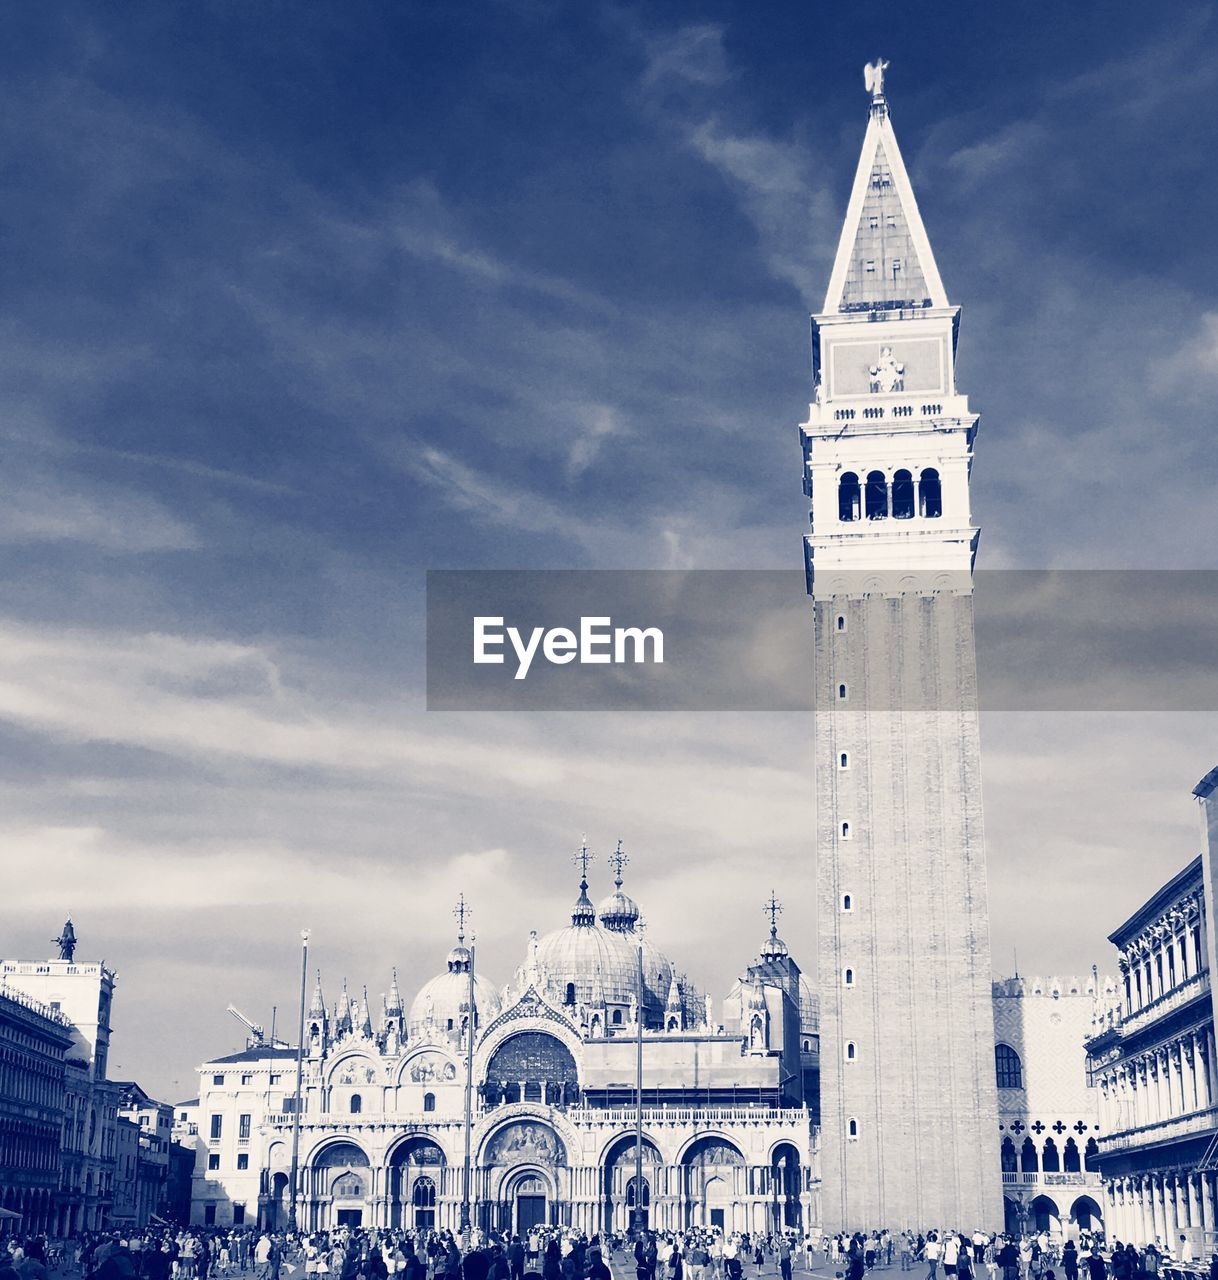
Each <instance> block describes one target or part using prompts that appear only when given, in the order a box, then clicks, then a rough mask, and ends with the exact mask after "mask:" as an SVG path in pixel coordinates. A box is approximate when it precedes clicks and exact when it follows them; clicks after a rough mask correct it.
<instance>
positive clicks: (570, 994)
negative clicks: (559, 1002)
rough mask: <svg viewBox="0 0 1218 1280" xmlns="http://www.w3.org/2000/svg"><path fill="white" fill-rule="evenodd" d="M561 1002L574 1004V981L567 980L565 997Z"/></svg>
mask: <svg viewBox="0 0 1218 1280" xmlns="http://www.w3.org/2000/svg"><path fill="white" fill-rule="evenodd" d="M563 1003H564V1004H574V1003H575V983H574V982H568V983H567V994H566V997H565V999H564V1001H563Z"/></svg>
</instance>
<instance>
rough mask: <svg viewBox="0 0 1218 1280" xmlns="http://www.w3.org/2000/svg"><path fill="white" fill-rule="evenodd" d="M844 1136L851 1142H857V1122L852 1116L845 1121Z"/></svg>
mask: <svg viewBox="0 0 1218 1280" xmlns="http://www.w3.org/2000/svg"><path fill="white" fill-rule="evenodd" d="M846 1137H847V1138H849V1139H850V1141H851V1142H857V1141H858V1139H859V1122H858V1121H857V1120H856V1119H855V1118H854V1117H853V1116H851V1117H850V1119H849V1120H847V1121H846Z"/></svg>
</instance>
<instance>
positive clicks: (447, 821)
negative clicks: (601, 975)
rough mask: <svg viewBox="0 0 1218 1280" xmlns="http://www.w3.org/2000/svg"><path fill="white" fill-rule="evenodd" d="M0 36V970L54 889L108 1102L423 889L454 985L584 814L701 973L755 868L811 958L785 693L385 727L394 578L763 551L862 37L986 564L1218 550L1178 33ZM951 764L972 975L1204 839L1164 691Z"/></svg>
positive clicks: (870, 12) (397, 638)
mask: <svg viewBox="0 0 1218 1280" xmlns="http://www.w3.org/2000/svg"><path fill="white" fill-rule="evenodd" d="M1050 16H1051V19H1052V24H1051V25H1049V18H1050ZM6 26H7V28H8V29H7V32H6V35H7V38H6V40H5V41H4V43H3V47H2V48H0V81H2V83H0V88H2V92H3V100H4V103H5V110H4V111H3V113H0V173H2V174H3V189H4V199H3V201H2V202H0V221H2V222H3V232H4V255H3V261H4V284H5V287H4V290H3V299H4V305H3V309H2V310H0V360H2V361H3V370H2V373H3V376H2V377H0V397H2V400H0V547H2V556H0V565H2V566H3V591H2V594H0V800H2V803H0V860H2V864H3V868H4V877H3V879H4V889H3V915H2V917H0V953H2V954H5V955H8V956H21V957H41V956H44V955H46V954H48V953H49V952H50V950H51V948H50V946H49V943H48V939H50V938H51V937H53V936H54V935H55V934H56V933H57V932H58V927H59V925H60V923H61V922H62V920H63V918H64V916H65V914H66V913H67V912H69V911H70V912H71V913H72V915H73V917H74V919H75V921H76V924H77V929H78V932H79V934H80V937H81V940H82V946H81V955H82V956H87V957H89V958H95V957H98V956H104V957H105V958H106V960H107V961H108V962H109V963H110V964H112V965H113V966H114V967H115V968H117V970H118V971H119V975H120V977H119V982H120V986H119V992H118V996H117V1000H116V1014H115V1016H116V1027H117V1034H116V1040H115V1046H114V1051H113V1054H112V1071H113V1073H114V1074H116V1075H120V1076H135V1077H137V1078H138V1079H139V1080H140V1081H141V1082H142V1083H143V1084H144V1085H145V1086H146V1087H147V1088H149V1089H152V1090H155V1091H159V1092H161V1093H163V1094H165V1095H167V1096H169V1097H171V1098H173V1099H176V1098H179V1097H186V1096H190V1095H192V1094H193V1093H194V1083H195V1077H194V1067H195V1066H196V1065H197V1063H198V1062H199V1061H200V1060H201V1059H202V1058H203V1056H204V1055H206V1054H213V1053H219V1052H224V1051H227V1050H230V1049H232V1048H236V1047H240V1043H241V1036H240V1028H238V1027H237V1025H236V1024H235V1023H234V1022H232V1021H231V1020H230V1019H229V1018H227V1016H226V1015H225V1013H224V1006H225V1005H226V1004H227V1003H228V1001H230V1000H231V1001H233V1002H234V1003H235V1004H237V1005H238V1006H240V1007H241V1008H243V1009H245V1010H246V1011H247V1012H248V1013H250V1014H252V1015H254V1016H256V1017H257V1018H259V1019H260V1020H263V1021H269V1019H270V1015H271V1006H272V1005H273V1004H276V1003H278V1005H279V1007H280V1009H281V1011H282V1010H285V1009H287V1008H288V1007H289V1006H291V1005H292V1004H293V1002H294V998H295V997H294V987H295V982H296V976H295V975H296V972H297V964H298V953H297V946H298V943H297V931H298V930H299V928H300V927H301V925H304V924H307V925H310V926H311V927H312V928H313V930H314V952H315V957H316V959H317V961H318V963H320V964H321V965H322V967H323V969H324V970H325V980H326V990H327V994H328V995H329V996H330V997H331V998H332V997H333V996H334V995H335V994H336V993H337V988H338V985H339V983H340V981H341V979H342V977H343V976H344V975H346V976H347V977H348V978H349V979H350V981H351V983H352V984H353V986H355V987H357V988H358V986H359V985H362V984H363V983H367V985H368V987H369V989H370V991H371V992H372V993H373V996H374V998H376V996H377V995H379V992H381V991H383V990H384V989H385V987H386V985H387V982H388V973H389V969H390V966H391V965H393V964H397V965H398V966H399V967H400V968H401V970H402V973H403V987H404V989H406V990H407V991H411V990H413V988H415V987H417V986H418V985H420V984H421V982H422V981H423V980H424V978H425V977H427V976H429V975H430V974H431V973H432V972H434V971H435V970H437V968H439V967H440V966H441V964H442V958H443V955H444V952H445V950H446V949H447V946H448V945H449V939H450V936H451V930H452V924H451V920H450V917H449V910H450V907H451V903H452V900H453V899H454V898H455V896H456V894H457V893H458V891H460V890H463V891H464V892H465V893H466V894H467V895H468V897H469V898H470V899H471V900H472V901H473V903H474V906H475V908H476V910H477V929H478V934H479V939H480V945H479V955H480V959H481V961H482V963H483V965H484V967H485V968H486V969H487V971H489V972H491V973H492V974H493V975H494V976H496V977H497V978H499V979H500V980H506V978H507V977H508V976H509V975H510V973H511V970H512V968H513V967H514V965H515V964H516V963H518V961H519V959H520V958H521V957H522V956H523V951H524V941H525V932H526V930H527V929H528V928H529V927H538V928H541V929H543V930H544V929H548V928H552V927H555V926H556V925H557V924H560V923H562V922H563V920H564V916H565V913H566V912H567V911H568V910H569V903H570V900H571V899H572V897H573V895H574V892H575V879H574V875H573V873H572V871H571V870H570V864H569V851H570V850H571V849H572V848H573V847H574V846H575V845H576V844H577V843H578V839H579V836H580V833H581V831H583V830H585V829H586V830H587V832H588V836H589V842H590V843H591V844H592V846H593V847H594V849H596V850H598V851H599V852H600V853H601V854H602V855H603V854H604V853H605V852H607V851H608V850H609V849H610V848H611V847H612V845H613V842H614V841H615V840H616V839H617V838H618V837H619V836H620V837H622V838H623V839H624V840H625V843H626V848H627V850H628V851H629V852H630V854H631V856H632V864H631V867H630V870H629V875H628V886H629V887H630V888H631V889H632V890H633V891H634V892H635V893H636V894H637V896H638V897H639V898H640V900H641V901H642V904H643V907H644V910H645V912H646V913H647V915H648V917H649V918H650V921H651V924H652V935H653V937H654V938H655V939H656V940H657V942H660V943H661V944H662V945H665V946H666V947H667V949H668V950H669V951H670V952H671V953H672V954H673V955H674V957H675V958H676V959H677V960H678V961H679V962H681V963H682V964H683V965H685V966H686V967H688V968H689V969H690V971H691V972H692V974H693V975H694V976H695V977H696V978H697V979H698V980H700V982H701V984H702V985H704V986H705V987H706V988H707V989H709V990H710V991H712V992H722V991H723V990H724V989H726V987H727V986H728V984H729V983H730V981H731V980H732V978H733V977H735V975H736V972H737V971H738V970H739V969H740V967H741V966H742V965H743V964H744V963H745V962H746V961H747V960H748V958H749V957H750V956H751V955H752V953H753V952H754V951H755V949H756V947H757V944H758V942H759V941H760V938H761V936H762V934H763V931H764V921H763V918H762V914H761V902H762V900H763V898H764V897H765V895H766V893H767V892H768V890H769V889H770V887H771V885H773V886H774V887H775V888H777V890H778V892H779V894H780V896H781V897H783V898H784V900H785V902H786V904H787V911H786V914H785V916H784V918H783V931H784V933H785V935H786V936H787V938H788V940H789V941H790V943H791V945H792V949H793V950H794V952H795V953H796V956H797V957H806V958H807V961H808V962H809V963H810V957H811V953H812V949H813V937H814V932H813V931H814V921H813V919H812V912H811V892H810V891H811V884H812V875H813V862H812V842H811V834H810V833H811V831H812V828H813V801H812V785H811V777H810V772H811V763H812V762H811V754H810V746H809V744H810V740H811V735H810V729H809V725H808V723H807V719H806V717H805V716H801V715H799V714H795V713H787V714H777V713H772V714H768V715H761V714H757V715H746V714H742V713H741V714H732V715H727V714H721V715H712V714H710V713H705V714H701V715H698V714H690V715H685V714H675V713H669V714H656V715H651V716H638V715H625V714H600V715H593V714H582V715H581V714H579V713H566V714H551V715H523V714H509V713H500V714H490V713H485V714H481V715H480V714H476V713H460V714H458V713H437V712H430V713H429V712H427V711H426V710H425V709H424V705H423V696H422V694H423V684H422V659H423V625H422V622H423V619H422V585H423V574H424V571H425V570H426V569H427V568H440V567H443V568H552V567H564V568H566V567H570V568H634V567H645V568H666V567H673V568H783V567H791V568H794V567H797V566H798V565H799V564H800V544H799V540H800V534H801V532H802V531H803V529H804V527H805V526H806V508H805V504H804V500H803V498H802V495H801V493H800V477H799V470H800V457H799V449H798V436H797V429H796V424H797V423H798V422H799V421H800V420H801V419H802V417H803V416H804V413H805V411H806V406H807V402H808V399H809V394H810V390H809V367H808V365H809V359H808V341H807V334H808V331H807V316H808V313H809V312H810V311H812V310H815V309H816V308H817V307H818V306H819V305H820V302H821V299H822V297H823V293H824V286H825V282H826V279H827V276H828V270H829V266H830V260H831V255H832V252H833V248H834V247H835V244H836V239H837V234H838V231H839V228H840V222H841V218H842V216H843V213H844V208H845V202H846V197H847V193H848V186H849V182H850V179H851V177H852V175H853V170H854V165H855V163H856V160H857V155H858V148H859V146H860V143H861V140H862V134H863V130H864V127H865V123H866V113H867V103H866V97H865V95H864V92H863V88H862V77H861V68H862V65H863V63H864V61H866V60H868V59H870V58H873V57H874V56H876V55H877V54H878V53H882V54H883V55H884V56H885V57H887V58H888V59H890V60H891V64H892V65H891V68H890V71H889V79H888V88H889V93H890V99H891V102H892V113H893V121H894V126H895V128H896V131H897V135H898V137H899V139H900V141H901V143H902V146H903V149H904V152H905V156H906V160H907V163H908V165H909V168H910V170H911V175H912V178H913V182H914V186H915V189H916V191H917V193H918V196H919V199H920V202H921V206H922V211H923V215H924V218H925V220H926V223H927V226H928V230H929V233H930V237H931V240H932V243H933V244H934V246H935V249H936V253H937V256H938V260H939V265H940V269H941V271H942V274H943V277H944V280H945V282H946V285H947V289H948V292H949V294H950V296H951V297H952V299H953V301H955V302H959V303H961V304H963V306H964V319H963V327H962V337H961V364H960V381H961V386H962V389H963V390H965V391H967V392H968V393H969V394H970V395H971V396H972V399H973V403H974V404H975V405H978V406H979V407H980V408H981V409H982V410H983V412H984V418H983V423H982V434H981V437H980V440H979V448H978V460H977V466H976V469H975V473H974V475H975V484H974V512H975V516H976V518H977V520H978V521H979V523H980V524H981V525H982V527H983V529H984V533H983V541H982V563H983V564H984V565H985V566H986V567H988V568H996V567H1012V566H1022V567H1042V566H1051V567H1081V568H1094V567H1118V566H1123V567H1137V568H1151V569H1156V568H1179V567H1190V568H1218V564H1216V563H1215V561H1216V558H1218V557H1216V554H1215V548H1218V502H1215V500H1214V492H1215V486H1216V482H1218V451H1216V450H1215V448H1214V443H1213V439H1214V428H1215V421H1214V419H1215V414H1214V410H1213V407H1212V406H1213V403H1214V397H1215V392H1216V391H1218V279H1216V276H1218V258H1216V257H1215V255H1214V254H1213V252H1212V251H1211V250H1212V240H1213V236H1212V226H1213V223H1214V196H1215V180H1214V177H1213V168H1212V159H1211V157H1212V153H1213V132H1214V126H1213V123H1212V112H1211V111H1210V110H1209V106H1210V104H1211V102H1212V99H1213V96H1214V90H1215V83H1214V82H1215V79H1216V78H1218V56H1215V54H1216V52H1218V51H1216V50H1215V30H1214V19H1213V18H1212V16H1211V11H1210V8H1209V7H1208V6H1203V5H1188V4H1176V3H1171V2H1168V3H1163V4H1157V5H1153V6H1148V5H1137V6H1134V5H1132V4H1117V5H1113V4H1112V3H1104V4H1099V3H1078V4H1072V5H1063V6H1056V7H1053V8H1052V10H1051V11H1050V9H1047V8H1046V7H1045V6H1044V5H1043V4H1030V3H1010V4H1005V5H977V4H965V3H957V2H956V0H947V2H944V3H936V4H929V3H926V4H910V3H908V2H907V0H906V2H904V3H899V4H898V3H881V2H880V0H876V3H872V4H867V5H857V4H848V3H828V2H827V0H821V2H820V3H808V2H807V0H805V2H804V3H799V4H795V3H791V4H769V5H760V6H759V5H755V4H744V3H740V2H739V0H705V2H704V3H697V4H695V3H686V2H685V0H673V2H672V3H669V4H665V5H661V6H648V5H635V6H631V5H626V4H612V3H604V4H602V3H599V2H598V0H593V2H592V3H583V4H574V3H570V4H565V3H560V2H559V0H500V2H498V3H495V2H491V0H487V2H484V3H480V4H474V5H468V6H461V7H458V6H454V5H451V4H447V3H439V2H437V3H420V4H414V5H400V4H392V3H387V2H385V3H378V4H374V3H361V2H360V0H344V2H343V3H341V4H340V3H334V4H327V3H321V2H315V3H309V4H304V5H300V4H288V3H286V2H283V3H280V2H276V0H258V2H257V3H254V4H236V3H230V2H228V0H224V2H220V0H217V2H214V3H212V2H207V0H202V2H196V3H192V4H166V3H164V2H163V0H157V2H156V3H148V4H133V5H125V6H105V5H96V4H93V3H80V4H78V5H74V4H72V3H64V4H59V5H29V6H25V8H24V12H23V13H20V12H16V11H15V12H12V13H10V14H8V15H7V17H6ZM1165 625H1168V626H1170V620H1167V621H1166V624H1165ZM984 738H985V747H986V752H987V754H986V759H985V785H986V802H987V824H988V838H989V854H990V866H991V874H990V879H991V892H992V899H993V938H994V956H995V967H996V969H997V970H998V971H999V972H1008V971H1010V969H1011V967H1012V965H1013V963H1014V950H1015V948H1016V947H1017V948H1018V962H1019V967H1020V969H1021V970H1022V971H1024V972H1027V973H1036V972H1043V973H1051V972H1061V973H1067V972H1082V971H1084V970H1086V969H1087V968H1088V967H1089V966H1090V965H1091V964H1092V963H1093V962H1095V963H1098V964H1099V965H1100V966H1101V968H1105V967H1111V965H1112V962H1113V957H1112V952H1111V948H1109V947H1108V945H1107V944H1106V943H1105V941H1104V937H1105V934H1106V933H1107V932H1108V931H1109V930H1110V929H1111V928H1112V927H1113V926H1115V925H1116V924H1117V923H1118V922H1119V921H1120V920H1121V919H1122V918H1123V917H1124V916H1125V915H1126V914H1127V913H1128V912H1129V911H1131V910H1132V909H1133V907H1134V906H1135V905H1136V904H1137V903H1138V901H1139V900H1140V898H1141V896H1142V895H1144V894H1145V893H1146V892H1148V891H1149V890H1150V889H1152V888H1153V887H1155V886H1156V885H1157V884H1158V883H1160V882H1161V881H1162V880H1163V879H1165V878H1167V877H1168V876H1169V875H1171V874H1172V873H1174V872H1175V871H1176V870H1177V869H1178V868H1179V867H1180V866H1181V865H1183V864H1184V863H1185V862H1186V861H1187V860H1188V859H1189V858H1190V857H1192V856H1194V855H1195V854H1196V852H1198V849H1199V843H1198V841H1199V836H1198V829H1199V828H1198V821H1197V814H1196V812H1195V802H1194V801H1193V800H1192V797H1191V795H1190V791H1191V788H1192V787H1193V785H1194V784H1195V783H1196V781H1197V780H1198V778H1200V777H1201V776H1202V774H1204V773H1205V772H1206V771H1207V770H1208V769H1209V768H1211V767H1212V766H1213V765H1214V764H1215V763H1218V726H1216V724H1215V718H1214V716H1213V715H1212V714H1209V715H1206V714H1201V713H1197V714H1195V715H1191V716H1190V715H1182V714H1170V715H1169V714H1166V713H1163V714H1155V713H1153V712H1151V713H1147V712H1139V713H1137V714H1133V713H1113V712H1108V713H1104V714H1102V715H1101V714H1093V715H1088V714H1082V713H1070V714H1066V713H1057V714H1051V713H1039V714H1036V715H1033V714H1031V713H1028V714H1013V713H1012V714H1005V715H997V714H995V715H992V716H987V718H986V721H985V724H984ZM607 887H608V879H607V875H606V872H605V868H604V862H603V856H602V860H601V862H600V863H599V864H598V865H595V866H594V868H593V893H594V894H596V895H598V896H599V894H600V893H602V892H604V891H605V890H606V889H607Z"/></svg>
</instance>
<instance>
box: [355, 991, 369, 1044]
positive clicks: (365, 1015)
mask: <svg viewBox="0 0 1218 1280" xmlns="http://www.w3.org/2000/svg"><path fill="white" fill-rule="evenodd" d="M358 1030H359V1033H360V1035H361V1036H363V1037H364V1039H365V1040H371V1039H372V1012H371V1010H370V1009H369V1007H368V988H367V986H365V987H364V999H363V1003H362V1004H361V1005H360V1018H359V1028H358Z"/></svg>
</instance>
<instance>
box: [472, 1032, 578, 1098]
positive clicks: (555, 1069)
mask: <svg viewBox="0 0 1218 1280" xmlns="http://www.w3.org/2000/svg"><path fill="white" fill-rule="evenodd" d="M483 1088H484V1091H485V1096H486V1100H487V1101H488V1102H489V1103H490V1104H491V1105H492V1106H495V1105H497V1104H499V1103H501V1102H541V1103H546V1104H550V1105H553V1106H560V1107H563V1106H568V1105H570V1104H572V1103H574V1102H577V1101H578V1100H579V1073H578V1072H577V1070H576V1067H575V1059H574V1058H573V1057H572V1056H571V1050H570V1049H568V1048H567V1046H566V1045H565V1044H563V1042H562V1041H561V1040H559V1039H558V1037H557V1036H552V1035H547V1034H546V1032H544V1031H521V1032H520V1033H519V1034H517V1035H514V1036H509V1037H508V1038H507V1039H506V1040H505V1041H504V1042H503V1043H502V1044H501V1045H500V1046H499V1047H498V1048H497V1049H496V1050H495V1052H494V1053H493V1054H491V1058H490V1061H489V1062H488V1063H487V1064H486V1079H485V1081H484V1084H483Z"/></svg>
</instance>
